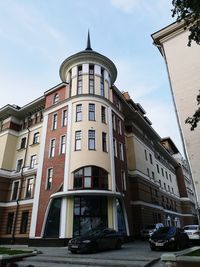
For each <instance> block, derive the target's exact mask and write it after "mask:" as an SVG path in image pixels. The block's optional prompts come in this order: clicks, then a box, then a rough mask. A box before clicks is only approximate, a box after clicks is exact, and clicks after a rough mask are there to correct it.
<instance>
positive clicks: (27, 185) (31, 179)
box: [24, 177, 34, 199]
mask: <svg viewBox="0 0 200 267" xmlns="http://www.w3.org/2000/svg"><path fill="white" fill-rule="evenodd" d="M30 181H32V182H31V183H30ZM29 186H30V189H29ZM33 190H34V177H28V178H27V179H26V190H25V192H24V198H25V199H29V198H32V197H33ZM29 191H30V193H28V192H29Z"/></svg>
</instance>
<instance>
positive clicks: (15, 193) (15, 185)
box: [11, 181, 19, 200]
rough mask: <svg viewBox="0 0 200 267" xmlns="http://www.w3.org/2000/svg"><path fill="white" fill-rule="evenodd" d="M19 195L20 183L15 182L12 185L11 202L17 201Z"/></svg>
mask: <svg viewBox="0 0 200 267" xmlns="http://www.w3.org/2000/svg"><path fill="white" fill-rule="evenodd" d="M18 193H19V181H14V182H13V184H12V194H11V200H16V199H17V198H18Z"/></svg>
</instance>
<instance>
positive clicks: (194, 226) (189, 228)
mask: <svg viewBox="0 0 200 267" xmlns="http://www.w3.org/2000/svg"><path fill="white" fill-rule="evenodd" d="M197 229H198V226H196V225H189V226H185V227H184V230H197Z"/></svg>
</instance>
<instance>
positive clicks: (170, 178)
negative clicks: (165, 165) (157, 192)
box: [169, 174, 172, 182]
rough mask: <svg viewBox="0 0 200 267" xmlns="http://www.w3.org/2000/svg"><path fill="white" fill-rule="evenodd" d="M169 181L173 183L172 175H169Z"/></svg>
mask: <svg viewBox="0 0 200 267" xmlns="http://www.w3.org/2000/svg"><path fill="white" fill-rule="evenodd" d="M169 180H170V182H172V177H171V174H169Z"/></svg>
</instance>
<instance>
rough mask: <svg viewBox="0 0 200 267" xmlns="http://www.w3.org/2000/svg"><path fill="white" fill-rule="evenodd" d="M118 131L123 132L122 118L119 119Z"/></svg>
mask: <svg viewBox="0 0 200 267" xmlns="http://www.w3.org/2000/svg"><path fill="white" fill-rule="evenodd" d="M117 126H118V133H119V134H122V122H121V120H120V119H117Z"/></svg>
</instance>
